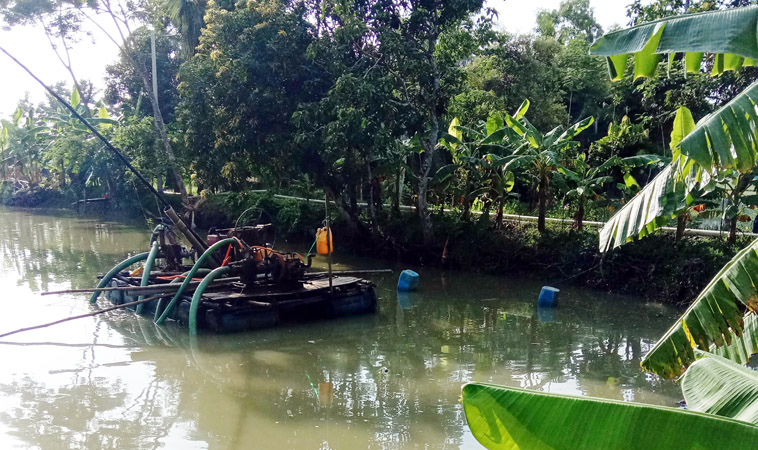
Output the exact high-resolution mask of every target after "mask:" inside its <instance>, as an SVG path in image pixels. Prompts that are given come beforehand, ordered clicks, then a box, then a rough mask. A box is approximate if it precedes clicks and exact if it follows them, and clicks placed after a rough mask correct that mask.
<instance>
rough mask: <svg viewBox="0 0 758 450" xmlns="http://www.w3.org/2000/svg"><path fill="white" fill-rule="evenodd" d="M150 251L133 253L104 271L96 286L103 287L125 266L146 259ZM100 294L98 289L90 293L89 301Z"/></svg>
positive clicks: (93, 300) (91, 301)
mask: <svg viewBox="0 0 758 450" xmlns="http://www.w3.org/2000/svg"><path fill="white" fill-rule="evenodd" d="M149 255H150V253H148V252H145V253H140V254H139V255H134V256H132V257H131V258H127V259H125V260H123V261H121V262H120V263H118V264H116V265H115V266H113V268H112V269H111V270H109V271H108V273H106V274H105V275H104V276H103V278H102V279H101V280H100V283H98V284H97V287H98V288H103V287H105V286H106V285H107V284H108V283H110V282H111V279H112V278H113V277H114V276H116V274H117V273H119V272H121V271H122V270H124V269H126V268H127V267H129V266H131V265H132V264H134V263H136V262H138V261H142V260H143V259H146V258H147V257H148V256H149ZM99 296H100V291H95V292H94V293H92V296H91V297H90V298H89V302H90V303H95V302H96V301H97V298H98V297H99Z"/></svg>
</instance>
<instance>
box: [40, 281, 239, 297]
mask: <svg viewBox="0 0 758 450" xmlns="http://www.w3.org/2000/svg"><path fill="white" fill-rule="evenodd" d="M239 280H240V278H239V277H230V278H224V279H221V280H216V281H215V282H214V283H213V285H214V286H215V285H219V284H228V283H231V282H234V281H239ZM199 284H200V282H199V281H191V282H190V283H189V284H188V285H187V289H192V288H195V287H197V286H198V285H199ZM179 286H181V283H164V284H150V285H148V286H124V287H103V288H89V289H66V290H63V291H48V292H43V293H42V294H40V295H57V294H84V293H90V292H111V291H121V292H135V291H137V292H154V291H157V292H167V293H168V292H176V291H177V290H179Z"/></svg>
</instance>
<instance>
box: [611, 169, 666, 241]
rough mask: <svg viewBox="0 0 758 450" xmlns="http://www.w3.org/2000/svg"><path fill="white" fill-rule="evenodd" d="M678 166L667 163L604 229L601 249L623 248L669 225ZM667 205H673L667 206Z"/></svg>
mask: <svg viewBox="0 0 758 450" xmlns="http://www.w3.org/2000/svg"><path fill="white" fill-rule="evenodd" d="M674 180H675V179H674V169H673V166H672V165H671V164H669V165H667V166H666V167H665V168H664V169H663V170H662V171H661V172H660V173H659V174H658V175H656V176H655V178H653V179H652V180H651V181H650V182H649V183H648V184H647V185H645V187H644V188H642V190H641V191H640V192H638V193H637V195H635V196H634V197H632V199H631V200H629V201H628V202H627V203H626V205H624V207H623V208H621V209H620V210H619V211H618V212H617V213H616V214H614V215H613V217H611V219H610V220H609V221H608V222H606V223H605V225H603V228H601V229H600V251H601V252H606V251H608V250H610V249H611V248H616V247H619V246H621V245H623V244H625V243H627V242H629V241H631V240H632V239H634V238H635V237H643V236H647V235H648V234H650V233H652V232H653V231H655V230H656V229H658V228H659V227H662V226H664V225H666V224H667V223H668V222H669V220H670V219H671V217H672V216H673V212H674V211H673V208H671V207H670V206H671V205H673V204H674V203H676V202H675V198H672V195H673V197H676V194H675V192H674ZM667 205H668V206H669V208H667Z"/></svg>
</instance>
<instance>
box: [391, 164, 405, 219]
mask: <svg viewBox="0 0 758 450" xmlns="http://www.w3.org/2000/svg"><path fill="white" fill-rule="evenodd" d="M402 172H403V169H400V168H398V169H397V176H396V177H395V195H394V196H393V197H392V215H394V216H399V215H400V198H401V196H402V193H401V189H402V186H403V184H402V181H401V178H400V177H402Z"/></svg>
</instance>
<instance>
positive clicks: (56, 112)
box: [0, 88, 118, 187]
mask: <svg viewBox="0 0 758 450" xmlns="http://www.w3.org/2000/svg"><path fill="white" fill-rule="evenodd" d="M70 102H71V105H72V106H74V107H75V108H76V109H77V111H78V112H79V113H80V114H81V115H82V116H84V117H85V118H86V119H87V120H88V121H89V122H90V123H92V124H95V125H97V126H99V127H100V128H101V130H102V131H103V132H108V131H110V130H111V129H112V128H113V126H114V125H117V124H118V122H117V121H116V120H114V119H112V118H111V117H110V116H109V114H108V111H107V110H106V109H105V107H103V106H99V107H97V108H94V109H93V108H91V107H89V106H88V105H86V104H84V103H83V102H82V99H81V96H80V95H79V91H78V90H77V89H76V88H74V89H73V91H72V94H71V98H70ZM1 126H2V128H0V177H2V179H3V180H7V181H9V182H13V183H14V184H15V185H16V187H24V186H26V185H28V184H32V185H34V184H38V183H40V181H41V180H42V178H43V176H42V175H43V173H44V172H47V171H49V172H52V173H57V174H58V182H59V184H60V185H61V186H62V187H65V185H66V179H67V177H69V178H70V177H72V176H74V175H76V174H77V173H79V172H80V169H82V168H84V170H85V171H89V169H90V168H91V166H93V165H94V164H97V161H98V160H100V163H103V164H104V163H105V161H106V160H107V159H108V158H107V155H103V158H98V155H97V153H98V152H97V149H98V148H99V147H97V145H96V144H95V143H94V142H93V141H91V139H90V132H89V130H88V129H86V127H84V125H82V124H81V123H80V122H79V121H78V120H77V119H76V118H75V117H73V116H72V115H71V114H70V113H69V112H68V111H67V110H66V109H64V108H63V107H60V106H59V107H57V108H56V109H51V108H48V107H39V108H34V107H30V106H29V107H27V106H24V107H22V106H19V107H18V108H17V109H16V112H15V113H14V115H13V117H12V119H11V120H3V121H2V125H1ZM85 166H86V167H85Z"/></svg>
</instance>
